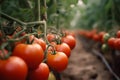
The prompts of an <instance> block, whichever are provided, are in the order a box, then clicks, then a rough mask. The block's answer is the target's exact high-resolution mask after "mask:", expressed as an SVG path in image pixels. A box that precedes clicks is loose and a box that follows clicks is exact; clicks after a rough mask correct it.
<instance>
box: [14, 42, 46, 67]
mask: <svg viewBox="0 0 120 80" xmlns="http://www.w3.org/2000/svg"><path fill="white" fill-rule="evenodd" d="M12 55H13V56H19V57H21V58H22V59H23V60H25V62H26V63H27V65H28V68H29V69H35V68H36V67H38V65H39V64H40V63H41V62H42V60H43V58H44V53H43V50H42V48H41V46H40V45H39V44H18V45H17V46H16V47H15V48H14V50H13V54H12Z"/></svg>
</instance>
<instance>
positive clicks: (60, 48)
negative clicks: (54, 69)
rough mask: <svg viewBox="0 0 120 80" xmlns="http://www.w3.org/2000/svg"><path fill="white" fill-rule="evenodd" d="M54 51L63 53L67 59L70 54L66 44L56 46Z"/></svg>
mask: <svg viewBox="0 0 120 80" xmlns="http://www.w3.org/2000/svg"><path fill="white" fill-rule="evenodd" d="M55 49H56V51H58V52H64V53H65V54H66V55H67V57H69V56H70V54H71V49H70V47H69V46H68V44H66V43H61V44H57V45H56V46H55Z"/></svg>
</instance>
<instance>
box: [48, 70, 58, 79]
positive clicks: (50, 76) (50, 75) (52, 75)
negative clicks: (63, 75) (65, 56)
mask: <svg viewBox="0 0 120 80" xmlns="http://www.w3.org/2000/svg"><path fill="white" fill-rule="evenodd" d="M48 80H56V78H55V75H54V74H53V72H50V73H49V78H48Z"/></svg>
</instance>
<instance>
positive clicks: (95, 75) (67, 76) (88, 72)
mask: <svg viewBox="0 0 120 80" xmlns="http://www.w3.org/2000/svg"><path fill="white" fill-rule="evenodd" d="M76 40H77V43H76V47H75V48H74V49H73V50H72V53H71V56H70V58H69V64H68V67H67V69H66V70H65V71H64V72H62V74H61V78H62V79H61V80H113V79H112V75H111V74H110V72H109V71H108V69H107V68H106V66H105V65H104V63H103V62H102V61H101V60H100V59H98V57H97V56H95V55H94V54H92V53H91V52H89V51H87V50H86V49H85V48H84V47H83V46H84V44H86V45H87V44H88V43H83V42H82V40H81V39H80V38H79V37H76Z"/></svg>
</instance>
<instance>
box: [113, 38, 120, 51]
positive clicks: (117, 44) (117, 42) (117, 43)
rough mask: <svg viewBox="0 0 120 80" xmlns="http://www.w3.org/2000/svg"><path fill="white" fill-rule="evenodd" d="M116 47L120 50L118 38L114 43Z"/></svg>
mask: <svg viewBox="0 0 120 80" xmlns="http://www.w3.org/2000/svg"><path fill="white" fill-rule="evenodd" d="M114 47H115V49H118V50H120V38H116V39H115V41H114Z"/></svg>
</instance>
